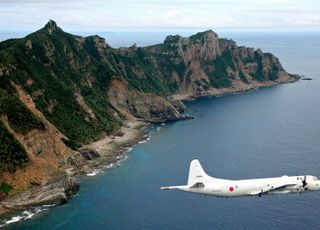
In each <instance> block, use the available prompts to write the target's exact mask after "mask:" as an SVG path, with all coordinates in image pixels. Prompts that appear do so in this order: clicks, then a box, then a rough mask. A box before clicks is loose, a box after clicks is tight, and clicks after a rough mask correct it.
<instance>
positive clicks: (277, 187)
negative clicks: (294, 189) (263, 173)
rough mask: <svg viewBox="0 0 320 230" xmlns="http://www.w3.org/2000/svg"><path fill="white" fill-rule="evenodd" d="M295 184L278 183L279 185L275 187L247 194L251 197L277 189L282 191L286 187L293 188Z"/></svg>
mask: <svg viewBox="0 0 320 230" xmlns="http://www.w3.org/2000/svg"><path fill="white" fill-rule="evenodd" d="M296 184H297V183H280V184H277V185H272V186H268V187H264V188H262V189H260V190H256V191H252V192H250V193H249V194H250V195H252V196H255V195H261V194H263V193H267V192H270V191H274V190H277V189H282V188H284V187H286V186H293V185H296Z"/></svg>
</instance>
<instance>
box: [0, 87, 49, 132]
mask: <svg viewBox="0 0 320 230" xmlns="http://www.w3.org/2000/svg"><path fill="white" fill-rule="evenodd" d="M0 115H6V116H7V118H8V121H9V124H10V127H11V128H13V129H14V130H15V131H16V132H19V133H23V134H25V133H27V132H29V131H31V130H32V129H35V128H36V129H44V125H43V123H42V122H41V121H40V120H39V119H38V118H37V117H35V116H34V115H33V114H32V113H31V112H30V111H29V110H28V109H27V108H26V107H25V106H24V104H23V103H22V102H21V101H20V100H19V99H18V98H17V97H16V96H13V95H10V94H8V92H7V91H5V90H4V89H0Z"/></svg>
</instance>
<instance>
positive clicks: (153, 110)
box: [0, 21, 297, 198]
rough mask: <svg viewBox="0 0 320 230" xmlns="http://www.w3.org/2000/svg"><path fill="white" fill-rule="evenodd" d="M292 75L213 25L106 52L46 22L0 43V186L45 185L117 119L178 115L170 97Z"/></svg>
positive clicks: (81, 160)
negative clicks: (221, 35) (159, 41)
mask: <svg viewBox="0 0 320 230" xmlns="http://www.w3.org/2000/svg"><path fill="white" fill-rule="evenodd" d="M295 80H297V77H296V76H294V75H290V74H288V73H287V72H285V70H284V69H283V68H282V66H281V64H280V62H279V60H278V59H277V58H276V57H275V56H273V55H272V54H269V53H263V52H262V51H261V50H259V49H258V50H254V49H252V48H246V47H238V46H237V45H236V43H235V42H234V41H232V40H227V39H221V38H219V37H218V36H217V34H216V33H214V32H213V31H211V30H209V31H205V32H201V33H198V34H195V35H193V36H190V37H188V38H185V37H181V36H178V35H176V36H168V37H167V38H166V39H165V41H164V42H163V43H162V44H157V45H153V46H149V47H144V48H141V47H137V46H135V45H134V46H132V47H129V48H120V49H113V48H112V47H110V46H109V45H108V44H107V43H106V42H105V40H104V39H103V38H101V37H99V36H90V37H80V36H75V35H71V34H68V33H65V32H64V31H63V30H62V29H60V28H59V27H58V26H57V25H56V24H55V22H54V21H49V22H48V23H47V25H46V26H45V27H44V28H42V29H40V30H38V31H36V32H35V33H32V34H30V35H28V36H26V37H25V38H22V39H10V40H7V41H4V42H1V43H0V130H1V133H0V145H1V147H2V150H1V152H0V171H1V173H0V182H6V183H9V184H11V185H12V186H13V187H14V190H15V191H21V190H24V189H26V188H29V187H32V188H33V187H37V186H42V187H43V188H45V187H44V186H47V184H48V183H49V182H50V180H51V179H52V178H54V177H55V178H57V177H58V178H59V177H60V178H61V177H62V175H65V170H66V169H68V170H69V169H70V168H76V167H79V166H80V165H82V164H85V161H86V157H84V156H83V155H81V154H80V153H79V152H77V151H76V150H77V149H78V148H79V147H80V146H81V145H84V144H87V143H89V142H91V141H94V140H97V139H99V138H100V137H102V136H105V135H106V134H113V133H115V132H117V130H118V129H119V128H120V127H121V125H122V124H123V121H125V120H134V119H139V120H144V121H150V122H163V121H166V120H179V119H183V116H182V115H181V114H180V113H181V112H183V111H184V110H185V106H184V105H183V104H182V103H181V102H180V101H177V100H174V99H175V98H186V97H197V96H204V95H218V94H222V93H228V92H239V91H243V90H248V89H251V88H254V87H259V86H268V85H273V84H279V83H283V82H293V81H295ZM89 158H90V157H89ZM0 188H1V186H0ZM59 191H60V190H59ZM0 193H1V190H0ZM0 195H1V194H0ZM59 196H60V195H59ZM62 196H63V195H62ZM62 196H60V197H62ZM0 198H1V196H0Z"/></svg>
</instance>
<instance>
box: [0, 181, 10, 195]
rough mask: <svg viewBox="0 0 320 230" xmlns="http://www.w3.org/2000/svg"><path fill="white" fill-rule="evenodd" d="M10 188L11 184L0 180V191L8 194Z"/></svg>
mask: <svg viewBox="0 0 320 230" xmlns="http://www.w3.org/2000/svg"><path fill="white" fill-rule="evenodd" d="M11 190H12V186H11V185H10V184H7V183H5V182H2V183H1V184H0V192H3V193H6V194H8V193H9V192H10V191H11Z"/></svg>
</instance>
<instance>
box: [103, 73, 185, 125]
mask: <svg viewBox="0 0 320 230" xmlns="http://www.w3.org/2000/svg"><path fill="white" fill-rule="evenodd" d="M108 97H109V99H110V101H111V103H112V104H113V106H114V107H116V108H117V109H118V110H119V111H122V112H123V113H124V114H132V115H133V116H134V117H136V118H138V119H141V120H145V121H149V122H163V121H168V120H180V119H181V118H182V116H181V115H180V113H179V111H178V110H177V109H176V108H175V107H174V106H173V105H172V104H171V103H170V102H169V101H168V100H166V99H164V98H162V97H159V96H157V95H154V94H151V93H141V92H139V91H137V90H135V89H129V88H128V83H127V82H126V81H124V80H116V79H115V80H113V81H112V82H111V85H110V87H109V89H108ZM129 117H130V115H129Z"/></svg>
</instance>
